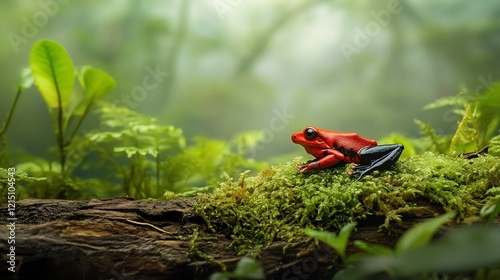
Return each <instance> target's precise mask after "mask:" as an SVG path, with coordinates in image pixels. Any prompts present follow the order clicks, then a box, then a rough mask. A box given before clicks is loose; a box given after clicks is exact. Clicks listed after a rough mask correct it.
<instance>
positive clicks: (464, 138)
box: [417, 83, 500, 153]
mask: <svg viewBox="0 0 500 280" xmlns="http://www.w3.org/2000/svg"><path fill="white" fill-rule="evenodd" d="M446 106H453V107H455V108H454V110H453V112H454V113H455V114H457V115H458V116H460V117H461V118H462V119H461V121H460V122H459V123H458V127H457V130H456V131H455V134H454V135H453V136H452V137H451V140H450V142H448V140H447V138H445V137H438V136H437V135H436V133H435V131H434V130H433V129H432V128H431V127H430V126H428V125H425V124H423V123H422V122H417V124H418V125H419V126H420V128H421V130H422V132H423V134H425V135H427V136H428V138H429V139H430V140H431V142H432V143H433V144H434V146H435V148H436V150H437V151H438V152H440V153H444V152H445V149H447V150H448V151H447V152H449V153H453V152H472V151H476V150H479V149H482V148H483V147H484V146H486V145H487V144H488V142H489V141H490V140H491V139H492V138H493V137H494V136H495V135H496V134H498V131H499V128H500V127H499V125H500V83H496V84H493V85H492V86H490V87H489V88H488V89H486V90H485V91H484V92H481V93H469V92H468V91H467V90H463V91H462V92H461V93H459V95H457V96H450V97H444V98H441V99H438V100H436V101H435V102H433V103H431V104H429V105H427V106H425V107H424V109H436V108H441V107H446Z"/></svg>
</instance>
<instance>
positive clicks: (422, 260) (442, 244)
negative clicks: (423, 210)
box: [335, 226, 500, 280]
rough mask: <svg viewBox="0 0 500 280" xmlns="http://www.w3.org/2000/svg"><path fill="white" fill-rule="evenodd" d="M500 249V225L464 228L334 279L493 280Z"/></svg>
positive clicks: (374, 258) (499, 272) (499, 270)
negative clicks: (445, 279) (452, 278)
mask: <svg viewBox="0 0 500 280" xmlns="http://www.w3.org/2000/svg"><path fill="white" fill-rule="evenodd" d="M499 246H500V228H499V227H498V226H497V227H491V228H486V227H481V226H470V227H463V228H460V229H457V230H455V231H453V232H450V233H447V234H445V235H444V236H443V237H441V238H440V239H439V240H437V241H435V242H431V243H429V244H427V245H425V246H421V247H418V248H412V249H409V250H407V251H403V252H400V253H397V254H390V255H377V256H371V257H366V258H364V259H362V260H361V261H360V262H359V264H358V265H356V266H355V267H353V268H349V269H348V270H346V271H345V273H343V274H339V277H336V278H335V279H353V280H356V279H370V277H374V276H375V275H376V276H377V277H381V276H382V275H385V278H383V279H435V276H436V275H437V274H448V275H450V274H455V275H457V274H462V278H464V279H471V278H473V279H491V280H494V279H498V277H499V276H500V267H498V264H499V263H500V251H499V250H498V248H499ZM463 274H465V275H467V278H465V277H463V276H464V275H463ZM432 275H433V276H434V278H432V277H431V276H432ZM426 276H427V277H426ZM471 276H475V277H471ZM462 278H457V279H462Z"/></svg>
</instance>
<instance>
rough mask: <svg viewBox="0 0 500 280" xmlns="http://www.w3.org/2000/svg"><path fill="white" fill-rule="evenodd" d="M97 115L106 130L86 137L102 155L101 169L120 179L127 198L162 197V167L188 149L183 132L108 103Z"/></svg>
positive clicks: (101, 105)
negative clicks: (166, 161) (167, 158)
mask: <svg viewBox="0 0 500 280" xmlns="http://www.w3.org/2000/svg"><path fill="white" fill-rule="evenodd" d="M98 112H99V114H100V117H101V121H102V127H104V128H106V129H105V130H104V129H103V130H99V131H93V132H91V133H88V134H87V135H85V138H86V140H88V141H90V142H91V143H92V145H93V146H94V148H95V150H96V151H97V152H98V153H99V156H100V158H101V161H102V162H101V164H102V165H101V167H102V168H105V169H108V170H109V171H108V172H109V173H111V174H116V175H117V176H119V177H121V179H122V187H123V191H124V192H125V194H126V195H129V196H132V197H135V198H148V197H160V196H161V195H162V194H163V189H162V186H161V184H160V182H161V177H162V174H161V173H162V172H161V171H162V170H161V169H162V168H161V165H162V162H163V160H165V158H166V157H167V156H172V155H173V154H175V153H179V152H180V151H182V150H183V149H184V148H185V145H186V140H185V138H184V136H183V134H182V130H181V129H179V128H175V127H173V126H164V125H161V124H159V123H158V121H157V120H156V119H155V118H151V117H148V116H145V115H142V114H140V113H137V112H135V111H132V110H129V109H127V108H123V107H117V106H115V105H113V104H109V103H105V102H101V103H100V107H99V109H98ZM120 154H122V155H125V156H126V157H125V158H121V157H119V155H120ZM153 186H154V187H153Z"/></svg>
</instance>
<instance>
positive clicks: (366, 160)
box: [349, 144, 404, 181]
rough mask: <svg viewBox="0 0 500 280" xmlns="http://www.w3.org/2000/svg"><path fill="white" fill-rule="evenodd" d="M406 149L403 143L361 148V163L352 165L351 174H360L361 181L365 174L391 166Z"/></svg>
mask: <svg viewBox="0 0 500 280" xmlns="http://www.w3.org/2000/svg"><path fill="white" fill-rule="evenodd" d="M403 150H404V146H403V145H402V144H390V145H379V146H375V147H370V148H364V149H361V150H360V151H359V152H358V156H359V160H360V164H359V165H357V166H354V167H353V166H351V168H352V170H353V171H351V172H349V175H353V174H359V177H358V179H356V181H359V180H360V179H361V178H362V177H363V176H365V175H366V174H369V173H371V172H373V171H375V170H384V169H387V168H389V167H391V166H392V165H393V164H394V163H396V161H398V159H399V156H401V153H402V152H403Z"/></svg>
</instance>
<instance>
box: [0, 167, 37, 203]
mask: <svg viewBox="0 0 500 280" xmlns="http://www.w3.org/2000/svg"><path fill="white" fill-rule="evenodd" d="M14 170H15V171H14V172H12V171H11V172H9V170H8V169H5V168H0V202H1V203H4V202H6V201H7V193H8V188H9V186H14V188H15V192H14V194H15V195H16V200H17V199H19V197H20V196H21V195H22V188H21V186H22V185H23V184H26V183H32V182H39V181H44V180H46V178H41V177H30V176H29V175H28V173H26V172H25V171H23V170H19V169H15V168H14ZM9 173H10V174H9ZM13 173H14V174H15V175H14V177H13V178H14V181H11V180H12V179H10V180H9V178H12V175H11V174H13Z"/></svg>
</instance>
